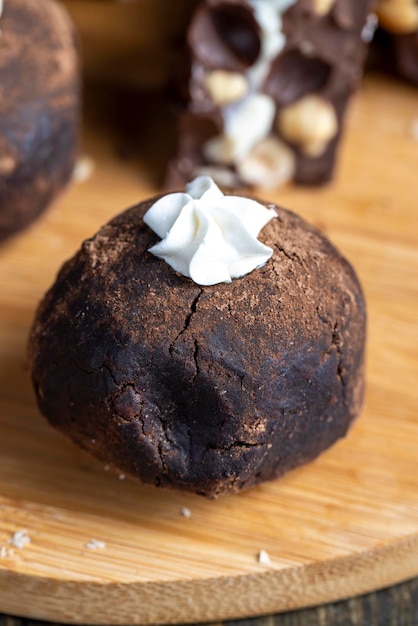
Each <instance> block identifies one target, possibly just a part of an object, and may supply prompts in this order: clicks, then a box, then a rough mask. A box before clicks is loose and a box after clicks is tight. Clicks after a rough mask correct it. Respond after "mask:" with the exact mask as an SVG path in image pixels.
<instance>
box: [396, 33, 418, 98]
mask: <svg viewBox="0 0 418 626" xmlns="http://www.w3.org/2000/svg"><path fill="white" fill-rule="evenodd" d="M393 42H394V49H395V59H396V65H397V70H398V72H399V75H400V76H402V78H405V79H406V80H408V81H409V82H410V83H413V84H414V85H417V86H418V31H416V32H415V33H408V34H405V35H394V36H393Z"/></svg>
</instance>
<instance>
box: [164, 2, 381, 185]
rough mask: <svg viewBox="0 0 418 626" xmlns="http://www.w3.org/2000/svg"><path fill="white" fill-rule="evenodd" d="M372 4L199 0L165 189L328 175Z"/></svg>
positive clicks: (316, 179) (307, 179)
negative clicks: (199, 181) (201, 182)
mask: <svg viewBox="0 0 418 626" xmlns="http://www.w3.org/2000/svg"><path fill="white" fill-rule="evenodd" d="M370 5H371V2H369V1H365V2H347V1H346V0H203V1H202V2H201V3H200V5H199V6H198V8H197V10H196V11H195V13H194V16H193V18H192V20H191V23H190V26H189V29H188V34H187V40H188V46H189V52H190V73H189V78H188V84H187V92H188V101H187V105H186V110H185V111H184V113H183V115H182V116H181V119H180V121H179V128H178V150H177V155H176V157H175V159H174V160H173V161H172V163H171V165H170V168H169V173H168V178H167V185H168V186H178V185H179V184H184V183H185V182H187V181H188V180H190V179H191V178H192V177H193V176H195V175H198V174H210V175H211V176H213V177H214V178H215V179H216V180H218V181H220V182H221V183H222V184H225V185H229V186H242V185H245V186H248V185H250V186H258V187H264V188H273V187H276V186H278V185H280V184H281V183H283V182H286V181H288V180H294V181H296V182H297V183H304V184H319V183H323V182H326V181H328V180H329V179H330V178H331V176H332V173H333V169H334V165H335V160H336V152H337V147H338V144H339V140H340V137H341V133H342V127H343V123H344V114H345V110H346V106H347V103H348V100H349V97H350V95H351V94H352V92H353V90H354V89H355V87H356V85H357V83H358V80H359V78H360V77H361V74H362V65H363V60H364V54H365V46H366V42H365V41H364V32H365V26H366V24H367V18H368V15H369V9H370Z"/></svg>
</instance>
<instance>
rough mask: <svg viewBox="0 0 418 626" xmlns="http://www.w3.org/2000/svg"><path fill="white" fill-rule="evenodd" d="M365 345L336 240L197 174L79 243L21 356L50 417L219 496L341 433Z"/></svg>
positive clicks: (150, 473) (358, 385)
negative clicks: (182, 189) (181, 188)
mask: <svg viewBox="0 0 418 626" xmlns="http://www.w3.org/2000/svg"><path fill="white" fill-rule="evenodd" d="M151 206H152V207H153V208H152V210H151V211H149V212H148V213H147V215H146V217H145V221H144V214H145V213H146V212H147V211H148V210H149V209H150V207H151ZM146 222H147V223H148V224H150V226H152V228H155V229H156V230H157V231H158V234H159V236H158V235H157V234H155V233H154V232H153V231H152V230H151V228H150V227H149V226H148V225H147V223H146ZM260 229H261V232H260V235H259V240H257V239H256V237H257V235H258V231H260ZM160 238H163V241H160ZM150 248H151V252H150V251H149V250H150ZM156 255H158V256H156ZM160 257H161V258H160ZM164 259H166V260H164ZM166 261H167V262H166ZM173 268H174V269H173ZM180 272H182V273H180ZM245 272H249V273H245ZM241 273H245V275H244V276H242V277H241V278H234V276H239V275H240V274H241ZM183 274H187V275H188V276H192V277H193V279H191V278H189V277H188V276H184V275H183ZM212 279H213V280H214V281H216V280H219V279H221V280H222V281H230V282H221V283H217V284H208V283H210V282H211V280H212ZM195 281H197V282H195ZM198 283H200V284H198ZM202 283H204V285H203V286H202ZM364 344H365V304H364V300H363V295H362V291H361V288H360V285H359V282H358V280H357V278H356V276H355V273H354V271H353V269H352V268H351V266H350V265H349V264H348V262H347V261H346V260H345V259H344V258H343V257H342V256H341V254H340V253H339V252H338V251H337V250H336V249H335V248H334V247H333V246H332V244H331V243H330V242H329V241H328V240H327V239H326V238H325V237H324V236H323V235H322V234H321V233H320V232H319V231H318V230H316V229H315V228H313V227H312V226H310V225H308V224H307V223H306V222H305V221H304V220H302V219H301V218H300V217H298V216H297V215H295V214H294V213H291V212H289V211H287V210H284V209H282V208H279V207H272V205H264V206H263V205H262V204H260V203H258V202H255V201H252V200H249V199H247V198H236V197H231V196H223V194H222V193H221V192H220V190H219V189H218V188H217V187H216V185H214V184H213V182H211V181H210V179H206V178H203V179H198V180H196V181H194V182H193V183H192V184H191V185H189V186H188V187H187V189H186V193H183V194H170V195H169V196H164V197H163V198H162V199H160V200H158V201H157V202H156V199H152V200H149V201H147V202H143V203H141V204H139V205H137V206H135V207H133V208H131V209H129V210H128V211H125V212H124V213H122V214H121V215H119V216H118V217H116V218H115V219H113V220H112V221H111V222H110V223H109V224H107V225H105V226H104V227H103V228H101V230H100V231H99V232H98V233H97V234H96V235H95V236H94V237H93V238H91V239H89V240H87V241H85V242H84V243H83V245H82V247H81V249H80V250H79V252H77V254H76V255H75V256H74V257H73V258H72V259H71V260H70V261H68V262H67V263H66V264H65V265H64V266H63V268H62V269H61V271H60V273H59V275H58V278H57V280H56V282H55V284H54V285H53V286H52V288H51V289H50V291H49V292H48V293H47V294H46V296H45V298H44V300H43V302H42V303H41V305H40V307H39V310H38V313H37V316H36V320H35V323H34V326H33V330H32V336H31V342H30V353H31V359H32V376H33V382H34V386H35V390H36V394H37V398H38V402H39V406H40V409H41V411H42V413H43V414H44V415H45V416H46V417H47V419H48V420H49V421H50V423H51V424H52V425H54V426H55V427H57V428H58V429H59V430H61V431H62V432H64V433H66V434H67V435H69V436H70V437H71V439H73V440H74V441H75V442H76V443H78V444H79V445H81V446H82V447H83V448H85V449H87V450H89V451H90V452H91V453H93V454H94V455H95V456H97V457H98V458H99V459H102V460H103V461H105V462H107V463H112V464H113V465H114V466H116V467H117V468H118V469H119V470H121V471H123V472H126V473H127V474H130V475H131V476H135V477H137V478H139V479H140V480H141V481H143V482H145V483H151V484H153V485H162V486H167V487H173V488H176V489H183V490H188V491H192V492H195V493H198V494H202V495H205V496H209V497H213V496H217V495H219V494H221V493H227V492H236V491H238V490H240V489H242V488H244V487H248V486H250V485H254V484H256V483H258V482H260V481H263V480H268V479H272V478H275V477H277V476H280V475H281V474H283V473H284V472H286V471H288V470H290V469H292V468H294V467H296V466H298V465H301V464H303V463H306V462H308V461H310V460H311V459H313V458H315V457H316V456H318V455H319V454H320V453H321V452H322V451H323V450H325V449H326V448H328V447H329V446H330V445H331V444H333V443H334V442H335V441H336V440H337V439H339V438H340V437H342V436H344V435H345V434H346V432H347V430H348V428H349V426H350V424H351V423H352V421H353V419H354V418H355V417H356V416H357V415H358V413H359V410H360V408H361V404H362V398H363V382H364V379H363V375H364V372H363V359H364Z"/></svg>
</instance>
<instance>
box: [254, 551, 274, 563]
mask: <svg viewBox="0 0 418 626" xmlns="http://www.w3.org/2000/svg"><path fill="white" fill-rule="evenodd" d="M257 559H258V562H259V563H261V564H262V565H271V560H270V557H269V554H268V552H266V551H265V550H260V552H259V553H258V557H257Z"/></svg>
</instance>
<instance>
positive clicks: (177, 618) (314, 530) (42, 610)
mask: <svg viewBox="0 0 418 626" xmlns="http://www.w3.org/2000/svg"><path fill="white" fill-rule="evenodd" d="M106 94H107V95H106ZM99 95H100V98H98V97H97V98H96V99H94V98H93V100H91V99H90V101H91V102H93V103H94V104H93V105H90V108H89V110H88V112H87V115H86V119H87V128H86V131H85V136H84V144H83V150H84V151H85V152H86V154H88V155H89V156H90V157H91V158H92V159H93V160H94V163H95V170H94V172H93V173H92V175H91V177H90V178H89V179H88V180H86V181H85V182H83V183H78V184H75V185H74V186H73V187H72V188H71V189H70V190H69V192H68V193H67V194H66V195H64V196H63V197H62V198H61V199H60V200H59V201H58V202H57V203H56V204H55V206H54V207H53V208H52V209H51V210H50V211H49V212H48V213H47V214H46V215H45V216H44V217H43V218H42V219H41V220H40V221H39V222H38V223H37V224H36V225H35V226H33V227H32V228H31V229H30V230H29V231H28V232H26V233H25V234H23V235H21V236H20V237H19V238H16V239H15V240H14V241H12V242H11V243H9V244H8V245H6V246H5V247H3V248H2V249H1V251H0V547H1V546H4V548H5V549H3V550H2V551H1V554H2V556H3V558H1V559H0V612H5V613H15V614H19V615H22V616H31V617H36V618H42V619H49V620H54V621H63V622H69V623H70V622H78V623H83V624H86V623H102V624H123V623H125V624H126V623H131V624H132V623H142V624H155V623H161V622H165V623H174V622H198V621H204V620H217V619H226V618H233V617H244V616H252V615H256V614H261V613H267V612H277V611H281V610H285V609H292V608H296V607H302V606H307V605H312V604H319V603H323V602H327V601H330V600H335V599H338V598H342V597H346V596H349V595H352V594H359V593H361V592H365V591H368V590H373V589H376V588H379V587H383V586H385V585H390V584H392V583H395V582H398V581H401V580H402V579H406V578H407V577H412V576H415V575H418V246H417V243H418V96H417V92H416V91H414V90H413V89H411V88H409V87H407V86H403V85H399V84H395V83H390V82H386V81H384V80H382V79H374V78H369V79H368V80H367V81H366V82H365V83H364V86H363V88H362V91H361V93H360V94H359V95H358V97H357V98H356V100H355V102H354V103H353V107H352V109H351V113H350V119H349V122H348V129H347V136H346V142H345V145H344V149H343V151H342V155H341V160H340V168H339V176H338V179H337V181H336V182H335V183H334V184H333V185H331V186H329V187H326V188H323V189H293V188H286V189H283V190H281V191H279V192H277V193H274V194H268V195H269V199H271V200H275V201H277V202H279V203H281V204H282V205H284V206H288V207H290V208H293V209H295V210H297V211H300V212H301V213H302V214H303V215H304V216H305V217H306V218H307V219H308V220H310V221H312V222H314V223H315V224H317V225H319V226H320V227H321V228H323V230H324V231H325V232H326V233H327V234H328V235H329V236H330V237H331V239H332V240H333V241H334V242H335V243H336V244H337V245H338V246H339V247H340V248H341V249H342V251H343V252H344V253H345V254H346V255H347V256H348V258H349V259H350V260H351V261H352V263H353V264H354V265H355V267H356V269H357V271H358V273H359V276H360V278H361V280H362V282H363V285H364V288H365V291H366V296H367V300H368V306H369V341H368V371H367V379H368V387H367V401H366V406H365V408H364V411H363V414H362V416H361V418H360V419H359V420H358V422H357V423H356V425H355V427H354V428H353V429H352V431H351V432H350V434H349V436H348V437H347V438H346V439H345V440H344V441H342V442H340V443H338V444H337V445H335V446H334V447H333V448H332V449H331V450H329V451H328V452H326V453H325V454H324V455H323V456H322V457H321V458H320V459H318V460H317V461H315V462H314V463H312V464H310V465H309V466H306V467H303V468H301V469H298V470H296V471H294V472H292V473H291V474H289V475H288V476H286V477H285V478H283V479H282V480H279V481H275V482H271V483H267V484H264V485H261V486H259V487H257V488H255V489H252V490H251V491H248V492H247V493H242V494H240V495H236V496H230V497H223V498H221V499H219V500H218V501H206V500H204V499H202V498H199V497H194V496H189V495H178V494H173V493H169V492H164V491H159V490H156V489H153V488H148V487H143V486H141V485H138V484H136V483H135V482H133V481H130V480H128V479H126V480H124V479H123V477H122V476H118V475H117V474H114V473H112V472H111V471H106V468H105V467H103V465H102V464H100V463H98V462H96V461H95V460H93V459H91V458H90V457H88V456H87V455H86V454H85V453H83V452H81V451H79V450H78V449H76V448H75V447H74V446H73V445H72V444H71V443H70V442H69V441H67V440H66V439H65V438H64V437H63V436H61V435H60V434H58V433H56V432H55V431H54V430H52V429H51V428H50V427H49V426H48V425H47V424H46V423H45V421H44V420H43V418H42V417H41V416H40V414H39V413H38V411H37V409H36V406H35V402H34V396H33V393H32V390H31V386H30V383H29V375H28V369H27V363H26V357H25V346H26V341H27V335H28V330H29V327H30V324H31V320H32V317H33V313H34V309H35V306H36V303H37V301H38V300H39V298H40V297H41V295H42V294H43V292H44V291H45V289H46V288H47V287H48V286H49V285H50V283H51V282H52V280H53V277H54V275H55V273H56V271H57V269H58V267H59V266H60V264H61V262H62V261H63V260H64V259H66V258H67V257H69V256H70V255H71V254H72V253H73V252H74V251H75V249H76V248H77V247H78V245H79V243H80V242H81V240H82V239H83V238H84V237H86V236H89V235H91V234H93V233H94V232H95V230H96V229H97V228H98V227H99V226H100V225H101V224H102V223H103V222H104V221H106V220H107V219H109V218H110V217H111V216H113V215H114V214H115V213H117V212H119V211H121V210H122V209H124V208H126V207H127V206H129V205H131V204H133V203H135V202H137V201H139V200H141V199H143V198H144V197H146V196H148V195H150V194H153V193H154V192H155V191H156V183H155V172H156V171H157V170H158V168H159V167H160V165H161V160H162V159H161V156H162V155H163V154H164V152H165V150H166V147H165V139H164V138H165V130H166V129H165V126H164V124H165V123H166V122H165V121H163V120H162V118H161V123H160V121H159V118H158V116H159V115H160V112H161V111H160V109H159V108H158V106H156V105H155V103H154V102H152V101H150V100H149V99H148V101H147V102H148V105H147V104H146V102H145V101H141V99H138V98H137V99H136V97H135V96H134V95H133V94H129V95H130V98H129V102H130V107H131V109H132V111H134V112H135V114H134V115H128V114H127V110H126V109H125V108H124V107H125V104H124V103H126V102H127V100H126V98H123V97H122V96H126V95H127V94H116V95H115V94H113V96H109V94H108V93H107V92H106V93H104V92H102V91H100V94H99ZM118 103H119V104H118ZM121 103H122V104H121ZM150 103H151V107H150V106H149V105H150ZM145 106H148V108H151V109H152V110H153V111H154V119H153V120H151V122H149V123H146V124H145V122H143V119H145V114H144V107H145ZM164 119H165V118H164ZM116 122H117V123H116ZM126 122H128V126H127V127H126V124H125V123H126ZM156 126H158V129H159V130H155V127H156ZM146 127H147V128H148V131H147V132H145V128H146ZM122 129H123V130H122ZM134 129H136V130H137V131H138V132H139V133H140V134H139V135H138V134H137V135H136V136H137V137H138V136H141V137H142V139H141V142H140V145H139V147H138V146H135V141H133V142H132V143H131V144H130V145H129V146H128V151H127V150H126V142H127V141H128V135H130V136H131V137H134V136H135V132H134ZM128 131H129V132H128ZM141 133H142V135H141ZM151 138H152V141H151ZM123 145H124V146H125V150H124V154H121V152H120V148H121V146H123ZM132 146H133V153H132V155H129V154H128V153H129V150H130V149H131V147H132ZM146 155H148V159H146V158H145V157H146ZM130 156H132V158H127V157H130ZM122 157H123V158H122ZM158 171H159V170H158ZM264 195H266V194H264ZM184 509H188V511H189V512H190V513H191V515H190V516H189V517H188V516H185V515H184V513H185V512H186V513H187V511H184ZM182 510H183V512H182ZM23 529H25V530H26V531H27V533H28V534H29V536H30V538H31V542H30V544H28V545H25V546H24V547H23V548H20V549H19V548H16V547H15V548H13V546H11V544H10V543H8V541H9V540H10V538H11V537H12V535H13V533H15V532H16V531H19V530H23ZM92 539H95V540H98V541H102V542H105V546H104V547H101V548H97V549H94V550H93V549H91V548H88V547H87V544H88V542H89V541H90V540H92ZM11 548H12V549H13V553H11V552H10V549H11ZM260 550H265V551H267V553H268V554H269V556H270V561H271V563H270V564H263V563H259V562H258V553H259V551H260Z"/></svg>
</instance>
